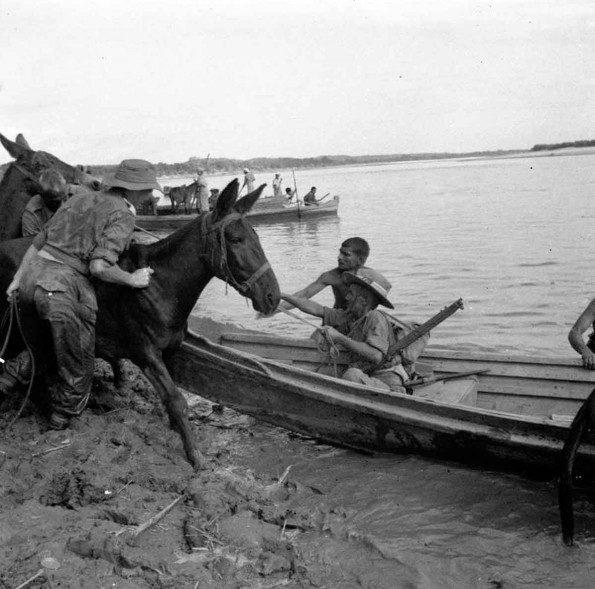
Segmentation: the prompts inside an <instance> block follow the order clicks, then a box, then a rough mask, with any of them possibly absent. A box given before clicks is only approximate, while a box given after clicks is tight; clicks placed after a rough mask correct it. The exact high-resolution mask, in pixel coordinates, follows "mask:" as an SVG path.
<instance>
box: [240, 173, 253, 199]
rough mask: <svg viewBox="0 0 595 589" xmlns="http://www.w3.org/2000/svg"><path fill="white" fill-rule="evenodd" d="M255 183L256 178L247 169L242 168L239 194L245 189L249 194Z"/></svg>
mask: <svg viewBox="0 0 595 589" xmlns="http://www.w3.org/2000/svg"><path fill="white" fill-rule="evenodd" d="M255 182H256V178H255V176H254V174H253V173H252V172H251V171H250V170H249V169H248V168H244V183H243V184H242V186H241V188H240V192H242V190H243V189H244V186H245V187H246V192H248V193H250V192H253V191H254V183H255Z"/></svg>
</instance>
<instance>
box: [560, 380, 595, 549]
mask: <svg viewBox="0 0 595 589" xmlns="http://www.w3.org/2000/svg"><path fill="white" fill-rule="evenodd" d="M594 410H595V389H593V391H592V392H591V394H590V395H589V398H588V399H587V400H586V401H585V402H584V403H583V404H582V406H581V408H580V409H579V410H578V413H577V414H576V415H575V417H574V419H573V420H572V425H571V426H570V433H569V434H568V439H567V440H566V443H565V444H564V448H563V449H562V465H561V469H560V481H559V483H558V507H559V509H560V518H561V520H562V538H563V540H564V544H566V545H567V546H572V545H573V544H574V509H573V506H572V470H573V467H574V459H575V458H576V453H577V452H578V449H579V446H580V445H581V441H582V439H583V436H584V434H585V431H586V430H587V429H588V428H589V426H590V425H591V423H590V422H591V420H592V415H593V411H594Z"/></svg>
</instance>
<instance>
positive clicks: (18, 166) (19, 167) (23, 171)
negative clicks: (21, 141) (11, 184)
mask: <svg viewBox="0 0 595 589" xmlns="http://www.w3.org/2000/svg"><path fill="white" fill-rule="evenodd" d="M12 165H13V166H14V167H15V168H16V169H17V170H18V171H19V172H20V173H21V174H23V176H25V178H27V179H29V180H33V182H37V177H36V176H35V175H34V174H32V173H31V172H29V170H26V169H25V168H23V166H22V165H21V164H19V163H17V162H12Z"/></svg>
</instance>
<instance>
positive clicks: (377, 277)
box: [343, 268, 394, 309]
mask: <svg viewBox="0 0 595 589" xmlns="http://www.w3.org/2000/svg"><path fill="white" fill-rule="evenodd" d="M343 277H344V279H345V282H347V284H352V283H355V284H359V285H361V286H363V287H365V288H367V289H368V290H369V291H371V292H373V293H374V294H375V295H376V296H377V297H378V299H379V300H380V303H381V304H382V305H384V306H385V307H388V308H389V309H394V306H393V304H392V303H391V302H390V301H389V300H388V293H389V291H390V289H391V288H392V284H391V283H390V282H389V281H388V280H387V279H386V278H385V277H384V276H382V274H380V272H376V270H372V268H360V269H359V270H358V271H357V273H355V272H344V273H343Z"/></svg>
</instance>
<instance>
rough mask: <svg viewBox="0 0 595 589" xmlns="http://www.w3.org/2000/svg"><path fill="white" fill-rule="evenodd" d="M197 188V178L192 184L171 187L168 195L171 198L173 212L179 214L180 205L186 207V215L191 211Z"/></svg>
mask: <svg viewBox="0 0 595 589" xmlns="http://www.w3.org/2000/svg"><path fill="white" fill-rule="evenodd" d="M197 190H198V182H197V181H196V180H195V181H194V182H192V184H188V185H186V184H184V185H183V186H174V187H173V188H171V189H170V191H169V194H168V196H169V198H170V199H171V211H172V213H173V214H174V215H177V213H178V209H179V208H180V206H183V207H184V213H185V214H186V215H187V214H188V213H189V212H191V211H192V203H193V202H194V199H195V195H196V191H197Z"/></svg>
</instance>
